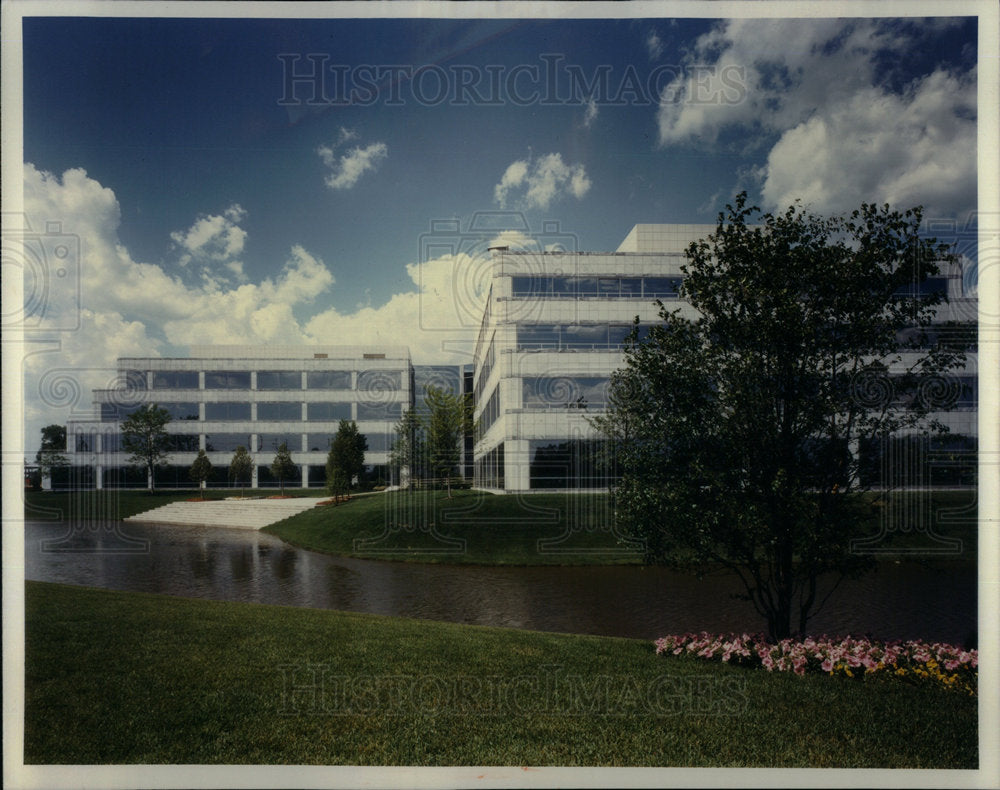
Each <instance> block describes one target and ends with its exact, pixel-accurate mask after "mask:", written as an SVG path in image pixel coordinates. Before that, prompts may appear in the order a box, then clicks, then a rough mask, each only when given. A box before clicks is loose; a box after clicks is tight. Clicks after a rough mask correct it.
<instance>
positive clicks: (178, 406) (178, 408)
mask: <svg viewBox="0 0 1000 790" xmlns="http://www.w3.org/2000/svg"><path fill="white" fill-rule="evenodd" d="M159 406H160V408H162V409H166V410H167V412H168V413H169V414H170V419H171V420H197V419H198V404H197V403H192V402H190V401H187V402H184V403H161V404H159Z"/></svg>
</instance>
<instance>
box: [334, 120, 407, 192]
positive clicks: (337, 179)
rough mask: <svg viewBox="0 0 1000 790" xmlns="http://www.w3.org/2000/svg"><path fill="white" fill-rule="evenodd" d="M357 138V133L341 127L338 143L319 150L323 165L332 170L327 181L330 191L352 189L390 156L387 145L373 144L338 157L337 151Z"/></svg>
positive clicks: (352, 149) (355, 148)
mask: <svg viewBox="0 0 1000 790" xmlns="http://www.w3.org/2000/svg"><path fill="white" fill-rule="evenodd" d="M357 137H358V135H357V132H354V131H351V130H349V129H345V128H343V127H341V129H340V136H339V138H338V140H337V142H335V143H334V144H333V145H331V146H325V145H321V146H320V147H319V148H318V149H317V151H316V152H317V153H318V154H319V156H320V159H322V160H323V164H324V165H326V166H327V167H328V168H330V170H331V172H330V173H329V174H328V175H327V176H326V179H325V181H326V185H327V186H328V187H330V189H350V188H351V187H353V186H354V185H355V184H357V183H358V180H359V179H360V178H361V176H363V175H364V174H365V173H366V172H368V171H369V170H372V171H374V170H375V169H377V168H378V165H379V163H380V162H381V161H382V160H383V159H385V158H386V157H387V156H388V155H389V149H388V148H387V147H386V145H385V143H372V144H371V145H368V146H365V147H364V148H362V147H361V146H355V147H354V148H351V149H350V150H349V151H347V152H346V153H345V154H342V155H341V156H339V157H338V156H337V150H338V149H339V148H340V147H341V146H342V145H343V144H344V143H346V142H348V141H350V140H355V139H357Z"/></svg>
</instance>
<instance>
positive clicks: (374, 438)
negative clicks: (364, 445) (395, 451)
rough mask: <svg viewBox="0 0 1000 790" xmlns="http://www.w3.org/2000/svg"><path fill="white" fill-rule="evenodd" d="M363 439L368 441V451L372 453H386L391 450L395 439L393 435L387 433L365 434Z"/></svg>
mask: <svg viewBox="0 0 1000 790" xmlns="http://www.w3.org/2000/svg"><path fill="white" fill-rule="evenodd" d="M365 439H366V440H367V441H368V451H369V452H372V453H387V452H389V450H390V449H391V448H392V443H393V442H394V441H395V439H396V435H395V434H388V433H372V432H369V433H366V434H365Z"/></svg>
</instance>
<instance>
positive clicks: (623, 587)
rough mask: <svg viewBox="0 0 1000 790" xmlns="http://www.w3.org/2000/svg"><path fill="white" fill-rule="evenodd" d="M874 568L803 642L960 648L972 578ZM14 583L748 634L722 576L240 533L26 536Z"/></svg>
mask: <svg viewBox="0 0 1000 790" xmlns="http://www.w3.org/2000/svg"><path fill="white" fill-rule="evenodd" d="M956 568H957V569H958V570H954V569H944V568H943V567H941V568H937V569H934V568H924V567H921V566H918V565H914V564H903V565H892V564H889V565H883V566H881V567H880V568H879V570H878V571H877V572H875V573H872V574H869V575H868V576H866V577H864V578H862V579H858V580H846V581H844V582H843V583H842V584H841V585H840V587H839V588H838V589H837V591H836V592H835V594H834V595H833V597H832V598H831V599H830V601H829V602H828V603H827V605H826V607H825V609H824V610H823V611H822V612H820V613H819V614H818V615H817V616H816V617H815V618H814V620H813V621H812V623H811V624H810V632H811V633H813V634H817V635H818V634H821V633H827V634H830V635H845V634H848V633H850V634H853V635H862V634H869V635H871V636H873V637H875V638H880V639H915V638H919V639H924V640H928V641H948V642H953V643H958V644H962V643H963V642H965V641H966V640H967V639H968V638H969V637H970V636H973V635H974V634H975V632H976V611H977V607H976V574H975V569H974V568H970V567H968V566H956ZM25 578H27V579H31V580H37V581H49V582H60V583H65V584H77V585H84V586H89V587H104V588H108V589H114V590H132V591H141V592H153V593H164V594H167V595H177V596H185V597H195V598H212V599H217V600H228V601H246V602H255V603H266V604H280V605H288V606H304V607H312V608H319V609H342V610H348V611H354V612H369V613H375V614H387V615H400V616H404V617H415V618H424V619H430V620H446V621H450V622H455V623H471V624H476V625H489V626H505V627H513V628H527V629H533V630H539V631H557V632H569V633H577V634H600V635H604V636H624V637H634V638H641V639H654V638H656V637H659V636H662V635H664V634H667V633H678V632H685V631H701V630H707V631H714V632H725V631H743V630H748V631H751V632H753V631H761V630H764V623H763V621H762V619H761V618H760V617H759V616H758V615H757V614H756V612H754V611H753V608H752V607H751V606H750V604H749V603H747V602H745V601H742V600H738V599H735V598H734V597H733V595H734V594H735V593H738V592H739V591H740V587H739V583H738V581H737V580H736V579H735V578H734V577H732V576H709V577H706V578H703V579H700V580H699V579H697V578H696V577H694V576H693V575H689V574H684V573H678V572H675V571H670V570H668V569H665V568H644V567H638V566H607V567H599V566H596V567H595V566H580V567H484V566H461V565H430V564H419V563H401V562H385V561H379V560H359V559H351V558H344V557H333V556H328V555H324V554H318V553H316V552H311V551H306V550H303V549H298V548H295V547H293V546H289V545H288V544H286V543H283V542H282V541H281V540H280V539H278V538H276V537H274V536H272V535H269V534H266V533H262V532H256V531H253V530H235V529H224V528H208V527H182V526H165V525H139V524H124V523H115V524H112V525H102V524H98V523H93V524H88V523H80V524H76V525H71V526H67V525H66V524H46V523H40V522H29V523H27V524H26V525H25Z"/></svg>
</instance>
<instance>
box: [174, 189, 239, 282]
mask: <svg viewBox="0 0 1000 790" xmlns="http://www.w3.org/2000/svg"><path fill="white" fill-rule="evenodd" d="M245 218H246V211H245V210H244V209H243V208H242V207H241V206H240V205H239V204H237V203H234V204H233V205H231V206H230V207H229V208H227V209H226V210H225V211H224V212H223V213H222V214H221V215H220V214H212V215H208V216H200V217H198V219H196V220H195V222H194V224H193V225H192V226H191V227H190V228H188V230H187V231H183V232H182V231H174V232H173V233H171V234H170V238H171V240H172V241H173V242H174V244H175V245H176V246H177V247H178V248H179V249H180V250H181V257H180V259H179V261H178V262H179V263H180V265H181V266H188V265H189V264H191V262H192V261H196V262H198V263H201V264H202V266H201V268H200V272H199V273H200V275H201V277H202V279H203V280H206V281H214V280H219V279H225V278H226V277H227V275H226V271H229V272H232V274H233V275H234V276H235V277H236V278H237V279H238V280H244V279H245V275H244V273H243V262H242V261H240V260H239V256H240V255H242V254H243V247H244V245H245V244H246V239H247V232H246V231H245V230H243V228H241V227H240V226H239V223H240V222H242V221H243V220H244V219H245ZM220 264H221V268H220Z"/></svg>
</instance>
